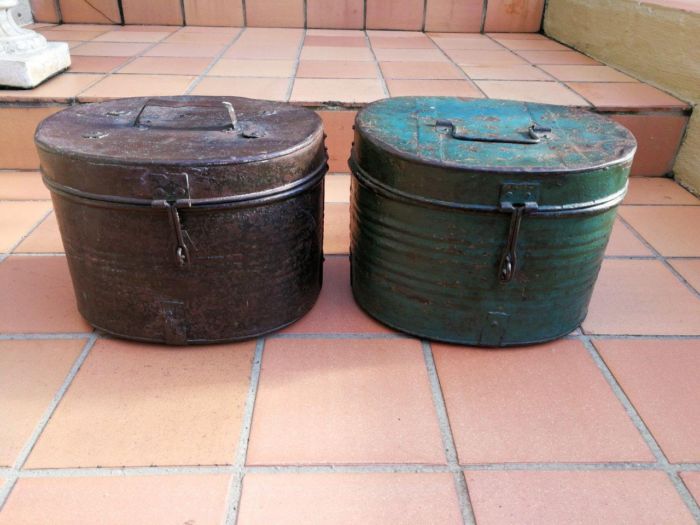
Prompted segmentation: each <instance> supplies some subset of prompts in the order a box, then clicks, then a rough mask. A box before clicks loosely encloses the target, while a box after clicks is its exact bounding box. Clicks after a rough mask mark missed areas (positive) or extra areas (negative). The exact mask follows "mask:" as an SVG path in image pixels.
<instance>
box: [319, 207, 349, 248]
mask: <svg viewBox="0 0 700 525" xmlns="http://www.w3.org/2000/svg"><path fill="white" fill-rule="evenodd" d="M323 251H324V253H325V254H326V255H338V254H341V255H342V254H347V253H350V205H349V204H341V203H334V204H326V207H325V218H324V229H323Z"/></svg>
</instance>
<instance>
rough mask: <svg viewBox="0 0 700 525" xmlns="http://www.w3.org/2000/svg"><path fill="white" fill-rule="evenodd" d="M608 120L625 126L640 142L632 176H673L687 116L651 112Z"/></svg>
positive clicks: (615, 116) (614, 116)
mask: <svg viewBox="0 0 700 525" xmlns="http://www.w3.org/2000/svg"><path fill="white" fill-rule="evenodd" d="M607 116H608V117H609V118H610V119H611V120H614V121H615V122H617V123H618V124H622V125H623V126H625V127H626V128H627V129H628V130H630V131H631V132H632V134H633V135H634V136H635V138H636V139H637V153H636V154H635V156H634V162H633V163H632V171H631V175H632V176H643V177H659V176H666V175H669V174H670V173H671V172H672V170H673V164H674V163H675V161H676V155H677V153H678V148H679V147H680V145H681V141H682V140H683V135H684V133H685V129H686V125H687V124H688V117H687V116H686V115H681V114H673V113H671V114H669V113H666V112H662V111H647V112H643V113H608V114H607Z"/></svg>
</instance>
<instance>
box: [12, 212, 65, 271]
mask: <svg viewBox="0 0 700 525" xmlns="http://www.w3.org/2000/svg"><path fill="white" fill-rule="evenodd" d="M52 213H53V205H52V206H51V209H50V210H49V211H47V212H46V213H44V214H43V215H42V216H41V219H39V220H38V221H37V222H35V223H34V224H33V225H32V226H30V227H29V229H28V230H26V231H25V232H24V234H23V235H22V236H21V237H20V238H19V240H18V241H17V242H16V243H14V244H12V245H11V246H10V247H9V249H8V250H7V251H6V252H3V255H5V257H9V256H10V255H15V254H14V253H13V252H14V251H15V250H16V249H17V248H18V247H19V245H20V244H22V243H23V242H24V241H25V240H26V239H27V237H29V236H30V235H31V234H32V233H34V231H35V230H36V229H37V228H38V227H39V226H41V224H42V223H43V222H44V221H45V220H46V219H47V217H48V216H49V215H51V214H52ZM3 260H4V258H3Z"/></svg>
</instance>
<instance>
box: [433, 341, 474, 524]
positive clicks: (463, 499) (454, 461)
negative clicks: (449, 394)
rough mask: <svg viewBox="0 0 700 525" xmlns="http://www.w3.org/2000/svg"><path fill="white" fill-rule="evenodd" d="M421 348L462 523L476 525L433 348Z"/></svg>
mask: <svg viewBox="0 0 700 525" xmlns="http://www.w3.org/2000/svg"><path fill="white" fill-rule="evenodd" d="M421 347H422V350H423V360H424V361H425V368H426V371H427V374H428V381H429V383H430V391H431V393H432V397H433V405H434V408H435V412H436V415H437V419H438V425H439V426H440V435H441V437H442V445H443V448H444V451H445V459H446V460H447V464H448V467H449V471H450V472H451V473H452V477H453V480H454V483H455V490H456V492H457V499H458V500H459V507H460V511H461V513H462V521H463V522H464V525H473V524H475V523H476V518H475V517H474V510H473V508H472V504H471V500H470V498H469V488H468V487H467V480H466V477H465V475H464V472H463V471H462V469H461V468H460V466H459V459H458V456H457V448H456V446H455V442H454V436H453V435H452V428H451V427H450V420H449V417H448V415H447V406H446V405H445V398H444V397H443V394H442V388H441V386H440V378H439V377H438V374H437V369H436V367H435V359H434V357H433V351H432V347H431V346H430V343H429V342H428V341H421Z"/></svg>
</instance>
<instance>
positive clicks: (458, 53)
mask: <svg viewBox="0 0 700 525" xmlns="http://www.w3.org/2000/svg"><path fill="white" fill-rule="evenodd" d="M447 54H448V56H449V57H450V58H451V59H452V60H454V61H455V63H457V64H459V65H460V66H511V65H517V64H520V65H527V61H525V60H523V59H522V58H520V57H519V56H518V55H516V54H515V53H511V52H510V51H508V50H505V49H503V50H499V51H488V50H487V51H483V50H473V49H455V50H452V51H447Z"/></svg>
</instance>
